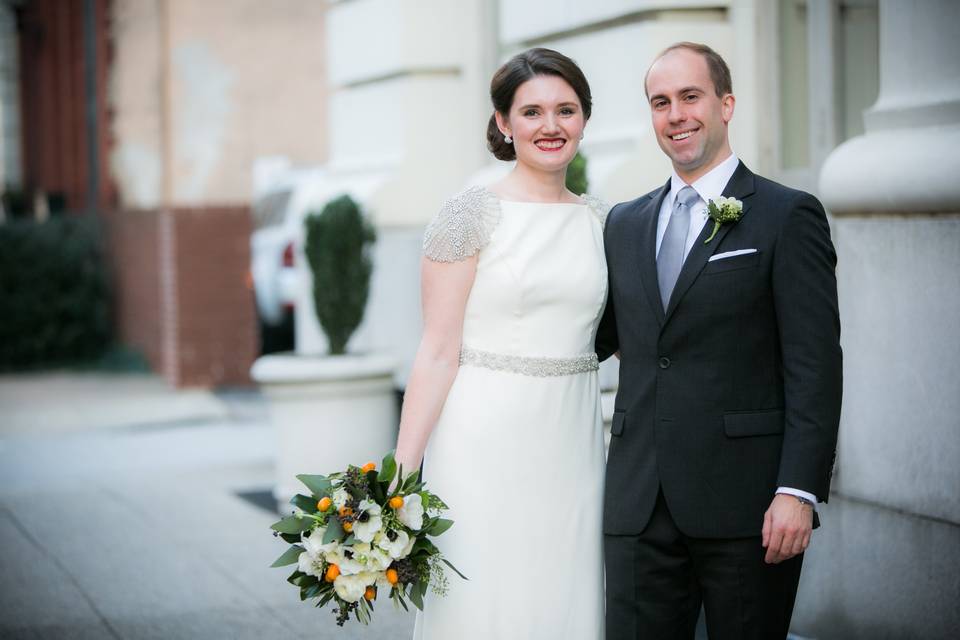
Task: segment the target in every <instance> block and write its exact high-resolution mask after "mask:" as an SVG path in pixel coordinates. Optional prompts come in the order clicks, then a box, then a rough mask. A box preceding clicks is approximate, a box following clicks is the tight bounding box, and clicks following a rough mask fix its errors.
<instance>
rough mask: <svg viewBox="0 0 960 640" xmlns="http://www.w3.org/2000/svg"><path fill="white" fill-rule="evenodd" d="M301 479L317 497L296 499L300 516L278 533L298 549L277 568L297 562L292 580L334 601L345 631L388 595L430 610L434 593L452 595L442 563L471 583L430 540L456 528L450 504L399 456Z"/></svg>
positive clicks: (303, 591) (308, 594) (310, 594)
mask: <svg viewBox="0 0 960 640" xmlns="http://www.w3.org/2000/svg"><path fill="white" fill-rule="evenodd" d="M394 478H396V482H395V483H394ZM297 479H299V480H300V481H301V482H302V483H303V484H304V485H306V487H307V489H308V490H309V491H310V495H304V494H297V495H296V496H294V497H293V499H291V500H290V503H291V504H292V505H294V510H293V514H292V515H290V516H287V517H285V518H283V519H282V520H280V521H279V522H276V523H274V524H273V526H272V527H271V528H272V529H273V530H274V535H275V536H278V537H280V538H283V539H284V540H285V541H286V542H289V543H291V545H292V546H291V547H290V548H289V549H287V551H286V552H285V553H284V554H283V555H282V556H280V557H279V558H277V560H276V562H274V563H273V565H271V566H274V567H284V566H287V565H292V564H296V565H297V570H296V571H294V572H293V573H292V574H291V575H290V577H289V578H287V581H288V582H289V583H291V584H292V585H294V586H296V587H298V588H299V589H300V599H301V600H307V599H311V598H319V601H318V602H317V605H316V606H318V607H322V606H324V605H325V604H327V603H328V602H332V603H333V604H334V610H333V611H334V613H335V614H336V616H337V624H338V625H340V626H343V624H344V623H345V622H346V621H347V620H349V619H350V614H351V612H353V613H354V615H355V617H356V619H357V620H360V621H361V622H363V623H364V624H367V623H369V621H370V616H371V614H372V613H373V604H374V601H375V600H376V599H377V597H378V596H379V595H381V594H382V593H387V594H388V596H387V597H389V598H390V599H391V600H392V601H393V603H394V605H395V606H398V607H400V606H402V607H403V608H404V609H407V610H408V607H407V600H408V599H409V600H410V602H412V603H413V604H414V605H415V606H416V607H417V608H418V609H423V597H424V595H426V592H427V588H428V587H430V588H432V590H433V592H434V593H435V594H437V595H444V594H445V593H446V590H447V578H446V575H445V571H444V568H443V566H442V565H441V563H442V564H445V565H446V566H448V567H450V568H451V569H452V570H453V571H455V572H456V573H457V575H459V576H460V577H461V578H464V576H463V574H461V573H460V572H459V571H457V569H456V567H454V566H453V565H452V564H450V563H449V562H448V561H447V560H446V559H445V558H444V557H443V556H442V555H441V554H440V551H439V549H437V547H436V546H435V545H434V544H433V542H431V541H430V539H429V537H435V536H439V535H440V534H442V533H443V532H445V531H446V530H447V529H449V528H450V527H451V526H452V525H453V521H452V520H447V519H444V518H441V517H440V516H439V514H440V513H441V512H443V511H444V510H445V509H446V508H447V505H445V504H444V503H443V501H442V500H441V499H440V498H439V497H437V496H435V495H434V494H432V493H430V492H429V491H427V490H426V489H425V488H424V484H423V483H422V482H420V473H419V472H418V471H414V472H412V473H409V474H407V475H406V476H404V474H403V468H402V467H401V468H399V469H398V468H397V463H396V461H395V460H394V458H393V454H392V453H390V454H387V456H386V457H385V458H384V459H383V462H382V463H381V465H380V468H379V469H377V467H376V465H375V464H374V463H373V462H370V463H368V464H366V465H364V466H363V467H355V466H349V467H347V470H346V471H344V472H342V473H332V474H330V475H328V476H319V475H298V476H297ZM391 484H393V488H392V489H391ZM464 579H465V578H464Z"/></svg>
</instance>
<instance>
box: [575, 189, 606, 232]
mask: <svg viewBox="0 0 960 640" xmlns="http://www.w3.org/2000/svg"><path fill="white" fill-rule="evenodd" d="M580 197H581V198H583V200H584V202H586V203H587V206H588V207H590V211H592V212H593V213H594V215H596V216H597V218H599V220H600V225H601V226H603V225H605V224H606V223H607V214H608V213H610V208H611V207H610V205H608V204H607V203H606V202H604V201H603V200H601V199H600V198H598V197H597V196H592V195H590V194H589V193H584V194H582V195H581V196H580Z"/></svg>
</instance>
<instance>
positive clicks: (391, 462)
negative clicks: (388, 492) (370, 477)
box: [380, 451, 397, 485]
mask: <svg viewBox="0 0 960 640" xmlns="http://www.w3.org/2000/svg"><path fill="white" fill-rule="evenodd" d="M396 473H397V461H396V459H394V457H393V451H391V452H390V453H388V454H387V455H386V456H384V458H383V461H382V462H381V463H380V482H385V483H387V484H388V485H389V484H390V482H391V481H393V476H395V475H396Z"/></svg>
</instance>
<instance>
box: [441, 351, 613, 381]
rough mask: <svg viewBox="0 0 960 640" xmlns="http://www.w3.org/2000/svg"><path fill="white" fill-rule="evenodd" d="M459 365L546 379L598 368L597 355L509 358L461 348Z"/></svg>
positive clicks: (508, 356) (499, 354)
mask: <svg viewBox="0 0 960 640" xmlns="http://www.w3.org/2000/svg"><path fill="white" fill-rule="evenodd" d="M460 364H461V365H464V364H468V365H473V366H475V367H483V368H484V369H493V370H494V371H508V372H510V373H518V374H520V375H523V376H536V377H538V378H546V377H551V376H569V375H573V374H575V373H585V372H587V371H596V370H597V369H599V368H600V362H599V361H598V360H597V354H595V353H584V354H582V355H579V356H573V357H571V358H538V357H530V356H510V355H505V354H502V353H491V352H490V351H480V350H479V349H470V348H469V347H463V348H462V349H461V350H460Z"/></svg>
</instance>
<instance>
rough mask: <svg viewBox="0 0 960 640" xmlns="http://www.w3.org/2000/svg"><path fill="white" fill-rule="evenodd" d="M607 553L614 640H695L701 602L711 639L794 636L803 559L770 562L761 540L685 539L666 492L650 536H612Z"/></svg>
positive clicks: (610, 627)
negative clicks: (792, 629)
mask: <svg viewBox="0 0 960 640" xmlns="http://www.w3.org/2000/svg"><path fill="white" fill-rule="evenodd" d="M760 524H761V523H757V526H758V528H759V526H760ZM604 550H605V551H604V553H605V560H606V574H607V640H640V639H644V640H647V639H650V640H674V639H676V640H681V639H682V640H692V639H693V637H694V632H695V629H696V624H697V618H698V616H699V613H700V607H701V604H702V605H703V608H704V611H705V613H706V620H707V633H708V634H709V637H710V640H747V639H753V638H757V639H763V640H767V639H770V638H785V637H786V636H787V632H788V631H789V627H790V617H791V615H792V614H793V603H794V599H795V598H796V594H797V584H798V583H799V581H800V566H801V564H802V562H803V556H802V555H800V556H796V557H794V558H791V559H790V560H786V561H784V562H781V563H780V564H766V563H764V561H763V557H764V554H765V553H766V550H765V549H764V548H763V547H762V546H761V538H760V537H759V536H757V537H750V538H735V539H704V538H690V537H688V536H685V535H683V533H681V532H680V530H679V529H678V528H677V526H676V524H675V523H674V521H673V518H672V517H671V515H670V511H669V509H668V508H667V504H666V502H665V501H664V499H663V492H662V491H661V492H660V494H659V495H658V496H657V503H656V506H655V507H654V511H653V515H652V516H651V518H650V521H649V523H648V524H647V526H646V528H645V529H644V530H643V532H641V533H640V534H639V535H606V536H604Z"/></svg>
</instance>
